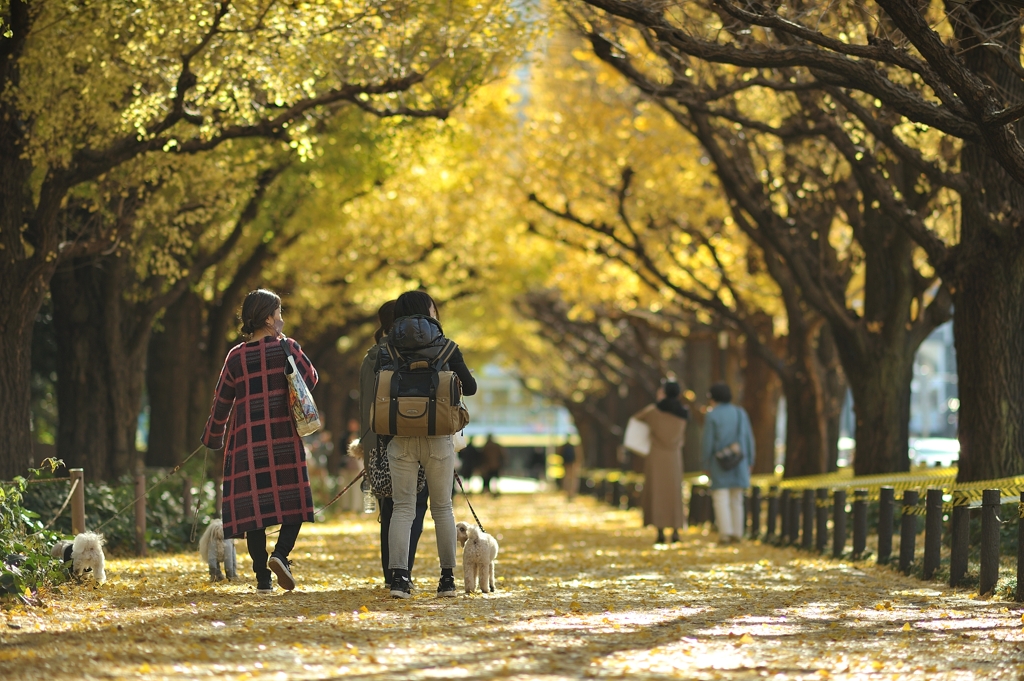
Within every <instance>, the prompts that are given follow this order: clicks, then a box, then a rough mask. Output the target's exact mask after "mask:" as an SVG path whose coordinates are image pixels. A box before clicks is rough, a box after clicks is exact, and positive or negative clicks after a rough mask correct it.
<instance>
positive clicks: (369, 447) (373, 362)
mask: <svg viewBox="0 0 1024 681" xmlns="http://www.w3.org/2000/svg"><path fill="white" fill-rule="evenodd" d="M377 320H378V322H379V323H380V326H379V327H378V328H377V331H376V332H375V333H374V334H373V340H374V345H373V347H371V348H370V349H369V350H367V351H366V356H365V357H363V363H362V364H361V365H360V367H359V425H360V427H359V430H360V437H359V442H360V445H361V446H360V448H361V450H362V453H363V467H364V468H365V470H366V472H367V475H369V472H370V468H369V457H370V454H371V452H373V451H374V450H378V451H379V450H380V449H385V450H386V449H387V446H388V443H389V442H391V437H390V436H387V435H377V434H376V433H374V432H373V428H372V427H371V425H372V424H371V423H370V405H371V404H373V390H374V385H375V381H376V378H377V369H379V368H380V367H379V365H378V357H379V356H380V343H381V342H382V341H383V340H384V336H386V335H387V334H388V332H389V331H391V326H392V325H393V324H394V323H395V301H393V300H389V301H387V302H386V303H384V304H383V305H381V306H380V308H379V309H378V310H377ZM382 472H383V473H385V474H386V475H389V476H390V475H391V471H390V469H386V470H384V471H382ZM366 482H367V483H368V482H369V481H366ZM371 491H372V492H373V493H374V495H375V497H376V499H377V509H378V511H379V514H378V521H379V522H380V567H381V571H382V572H383V573H384V585H385V586H388V587H390V586H391V568H390V566H389V563H390V561H391V557H390V555H389V554H390V551H389V539H388V537H389V536H390V534H391V518H392V516H393V515H394V512H395V502H394V499H392V498H391V497H385V496H381V495H379V494H377V491H378V490H371ZM350 494H352V493H351V492H350ZM427 494H428V492H427V488H426V486H424V488H423V489H422V490H420V491H419V492H418V493H417V495H416V510H415V513H414V515H413V520H412V526H411V527H410V530H409V573H410V575H411V574H412V569H413V565H414V564H415V562H416V548H417V547H418V546H419V543H420V535H422V534H423V519H424V518H425V517H426V515H427ZM352 496H353V497H355V498H356V499H359V495H358V494H352ZM360 501H361V500H360Z"/></svg>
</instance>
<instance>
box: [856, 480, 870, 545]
mask: <svg viewBox="0 0 1024 681" xmlns="http://www.w3.org/2000/svg"><path fill="white" fill-rule="evenodd" d="M867 545H868V491H867V490H865V489H858V490H855V491H854V493H853V558H854V560H860V559H861V558H862V557H863V556H864V551H865V550H866V549H867Z"/></svg>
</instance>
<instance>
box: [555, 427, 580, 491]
mask: <svg viewBox="0 0 1024 681" xmlns="http://www.w3.org/2000/svg"><path fill="white" fill-rule="evenodd" d="M559 451H560V453H561V454H562V468H563V469H565V477H563V478H562V488H563V489H564V490H565V496H566V498H567V499H569V501H572V500H573V499H575V498H576V492H577V490H579V487H580V467H579V464H578V462H577V461H576V448H575V447H573V446H572V442H570V441H569V438H566V439H565V444H564V445H562V449H561V450H559Z"/></svg>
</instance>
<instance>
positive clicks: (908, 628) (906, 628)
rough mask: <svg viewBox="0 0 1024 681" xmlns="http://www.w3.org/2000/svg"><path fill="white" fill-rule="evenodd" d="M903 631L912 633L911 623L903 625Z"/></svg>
mask: <svg viewBox="0 0 1024 681" xmlns="http://www.w3.org/2000/svg"><path fill="white" fill-rule="evenodd" d="M903 631H910V622H907V623H906V624H904V625H903Z"/></svg>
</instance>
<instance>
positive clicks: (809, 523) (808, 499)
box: [801, 489, 816, 551]
mask: <svg viewBox="0 0 1024 681" xmlns="http://www.w3.org/2000/svg"><path fill="white" fill-rule="evenodd" d="M814 511H815V507H814V490H813V489H805V490H804V533H803V536H802V537H801V539H802V541H801V546H802V548H804V549H805V550H807V551H810V550H811V547H813V546H814V519H815V516H816V514H815V512H814Z"/></svg>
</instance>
